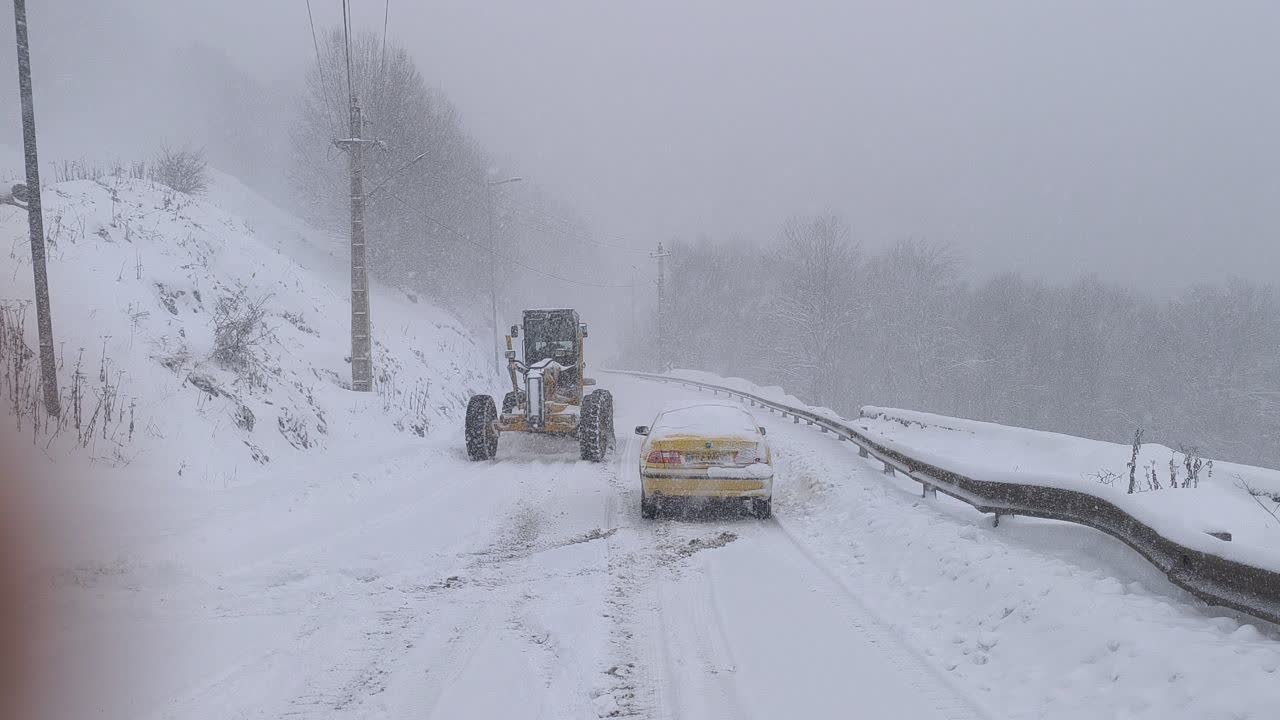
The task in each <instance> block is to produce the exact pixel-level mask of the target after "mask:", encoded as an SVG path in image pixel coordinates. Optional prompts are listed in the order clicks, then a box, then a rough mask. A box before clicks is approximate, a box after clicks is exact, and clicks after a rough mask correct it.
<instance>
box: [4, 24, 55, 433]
mask: <svg viewBox="0 0 1280 720" xmlns="http://www.w3.org/2000/svg"><path fill="white" fill-rule="evenodd" d="M13 20H14V25H15V29H16V31H17V35H18V94H19V95H20V96H21V97H22V144H23V149H24V151H25V154H26V160H27V186H26V188H25V189H24V190H22V191H18V188H16V187H15V188H14V190H15V192H14V194H13V195H14V198H15V199H17V200H21V201H25V202H26V205H25V207H26V209H27V225H28V228H29V229H30V231H31V269H32V271H33V272H34V274H35V290H36V325H37V328H38V331H39V334H40V385H41V387H43V388H44V407H45V410H46V411H47V412H48V413H49V414H50V415H53V416H54V417H57V416H58V415H59V414H60V412H61V407H60V403H59V401H58V365H57V362H56V360H55V359H54V355H53V319H52V317H51V316H50V312H49V275H48V273H47V271H46V269H45V257H44V213H43V210H42V209H41V203H40V163H39V160H38V158H37V156H36V110H35V103H34V101H33V100H32V97H31V50H30V47H29V45H28V43H27V3H26V0H13ZM19 194H21V195H22V197H20V198H19V197H18V195H19ZM19 207H23V206H22V205H19Z"/></svg>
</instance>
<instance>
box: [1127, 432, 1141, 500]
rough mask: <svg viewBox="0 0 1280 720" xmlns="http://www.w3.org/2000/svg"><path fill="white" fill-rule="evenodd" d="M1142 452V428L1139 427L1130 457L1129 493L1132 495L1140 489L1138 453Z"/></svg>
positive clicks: (1134, 434) (1135, 433) (1134, 437)
mask: <svg viewBox="0 0 1280 720" xmlns="http://www.w3.org/2000/svg"><path fill="white" fill-rule="evenodd" d="M1140 452H1142V428H1138V429H1137V431H1136V432H1134V433H1133V454H1132V455H1131V456H1130V457H1129V462H1128V468H1129V494H1130V495H1132V494H1133V493H1134V492H1136V491H1137V489H1138V479H1137V477H1136V475H1137V472H1138V453H1140Z"/></svg>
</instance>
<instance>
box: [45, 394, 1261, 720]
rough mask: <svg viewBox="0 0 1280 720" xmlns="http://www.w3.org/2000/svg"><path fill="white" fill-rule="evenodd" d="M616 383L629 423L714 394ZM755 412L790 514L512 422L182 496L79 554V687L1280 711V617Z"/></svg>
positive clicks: (758, 705)
mask: <svg viewBox="0 0 1280 720" xmlns="http://www.w3.org/2000/svg"><path fill="white" fill-rule="evenodd" d="M601 385H602V386H603V387H607V388H609V389H611V390H612V391H613V392H614V394H615V398H616V406H617V412H618V418H617V422H618V426H619V427H630V426H632V425H638V424H645V423H647V422H649V421H650V420H652V417H653V415H654V414H655V413H656V412H657V410H658V409H660V408H661V407H663V406H665V405H667V404H668V403H670V402H673V401H677V400H680V399H682V398H696V397H698V396H697V395H696V394H695V393H693V391H690V390H681V389H679V388H672V387H667V386H658V385H654V384H652V383H648V382H646V381H643V380H636V379H628V378H623V377H620V376H613V375H604V376H602V377H601ZM702 397H705V395H704V396H702ZM757 417H758V418H759V419H760V420H761V421H762V424H764V425H765V426H766V427H767V428H768V430H769V437H770V439H771V441H772V444H773V448H774V451H775V458H776V462H777V465H778V471H779V477H778V481H777V484H776V485H775V498H776V499H775V514H776V517H775V520H774V521H770V522H761V521H757V520H754V519H750V518H747V517H740V516H736V515H733V514H713V515H710V516H706V517H679V516H677V517H672V518H667V519H663V520H659V521H657V522H647V521H642V520H640V518H639V512H638V505H639V479H638V477H637V476H636V470H635V467H636V461H637V458H636V457H635V455H634V453H635V452H636V449H637V448H638V446H639V442H638V440H639V438H634V437H627V436H621V437H620V438H619V440H620V445H619V452H618V453H617V454H616V455H615V457H614V458H613V459H612V460H611V461H610V462H609V463H606V464H602V465H596V464H591V463H584V462H581V461H578V460H577V459H576V447H575V446H574V445H573V444H572V443H563V444H561V443H556V442H554V441H547V442H543V443H538V442H532V441H529V440H526V439H521V438H512V437H510V436H507V437H503V438H502V441H501V446H500V451H499V453H500V454H499V460H497V461H495V462H492V463H480V464H476V463H470V462H468V461H467V460H466V459H465V453H464V451H463V450H462V444H461V435H460V432H459V433H453V434H450V433H448V432H444V431H442V432H441V433H439V434H438V435H434V436H429V437H428V439H427V440H426V441H425V442H422V441H414V442H410V441H409V440H408V439H407V438H404V437H402V436H399V437H397V436H392V437H391V438H389V439H388V441H387V442H385V443H380V444H375V445H372V446H370V447H366V448H363V449H362V451H356V450H355V449H352V450H351V451H350V453H349V454H348V455H347V456H346V457H342V458H341V459H339V458H337V457H331V458H329V459H328V460H327V461H325V462H323V463H320V462H316V463H313V464H310V465H300V466H297V467H291V468H289V469H288V470H283V471H281V472H280V473H279V475H278V476H277V477H275V478H274V479H273V482H272V483H271V488H270V491H269V492H268V491H266V490H265V489H264V488H261V487H257V488H255V487H248V486H245V487H239V488H229V489H228V490H226V491H222V492H220V493H217V502H215V503H206V502H201V503H190V504H187V505H183V506H175V507H173V508H172V509H171V511H172V512H173V513H174V516H173V517H172V518H170V519H169V521H168V523H167V525H168V527H167V532H165V533H163V534H158V535H153V536H151V537H147V538H140V537H135V538H133V539H132V541H131V542H129V543H127V544H124V545H121V546H119V551H118V556H117V560H116V561H115V562H114V563H112V564H110V565H107V566H105V567H87V568H77V569H72V570H69V571H68V572H66V573H65V574H64V575H62V576H60V579H59V581H60V582H61V587H62V589H63V593H62V595H61V598H60V602H61V603H63V609H64V614H65V615H66V617H68V618H69V621H68V622H69V625H68V626H69V627H71V628H77V629H80V630H81V631H86V629H92V632H93V633H94V635H93V637H97V638H98V639H99V641H100V647H108V648H110V649H111V650H112V651H113V652H115V653H121V651H127V652H124V653H123V654H117V655H116V657H117V662H116V663H114V664H112V665H111V666H110V667H109V668H107V671H106V672H99V673H98V674H96V675H95V676H94V677H93V679H92V682H90V683H89V684H88V685H86V689H87V690H91V691H92V692H87V693H84V694H75V695H71V696H66V697H62V698H60V700H61V701H63V702H64V703H67V705H65V706H64V707H66V708H67V713H66V714H67V715H72V714H75V715H77V716H85V713H87V712H88V711H89V710H91V709H93V708H99V709H103V710H104V711H106V715H107V716H114V717H143V718H225V717H241V716H247V717H283V716H301V717H323V718H344V717H353V718H370V717H377V718H382V717H386V718H393V717H394V718H399V717H437V718H451V717H468V718H525V717H528V718H532V717H556V718H594V717H609V716H615V717H617V716H631V717H672V718H695V717H696V718H717V717H722V718H742V717H755V718H779V717H812V718H828V717H829V718H841V717H849V716H851V714H853V713H858V712H864V713H866V714H867V716H870V717H904V718H934V717H950V718H957V717H984V716H985V717H992V718H1079V717H1089V718H1153V719H1154V718H1241V717H1245V718H1249V717H1252V718H1266V717H1272V711H1273V709H1274V708H1275V707H1276V706H1277V703H1280V683H1277V682H1275V680H1276V677H1277V675H1276V671H1277V669H1280V638H1278V637H1277V634H1276V632H1275V630H1274V629H1273V628H1267V627H1259V626H1256V625H1253V624H1249V623H1246V622H1242V621H1241V620H1240V619H1239V618H1236V617H1232V616H1230V615H1226V614H1223V613H1221V612H1219V611H1217V610H1215V609H1213V608H1207V607H1205V606H1203V605H1202V604H1200V603H1198V602H1197V601H1195V600H1194V599H1193V598H1191V597H1189V596H1187V595H1186V594H1184V593H1182V592H1181V591H1179V590H1177V589H1176V588H1173V587H1172V586H1170V585H1169V584H1168V583H1167V582H1166V581H1165V580H1164V578H1163V577H1162V576H1160V574H1159V573H1158V572H1155V571H1154V570H1152V569H1151V568H1150V566H1149V565H1147V563H1146V562H1145V561H1144V560H1142V559H1141V558H1140V557H1139V556H1137V555H1136V554H1135V553H1133V552H1131V551H1129V550H1128V549H1127V548H1126V547H1124V546H1122V545H1120V544H1119V543H1116V542H1115V541H1114V540H1112V539H1111V538H1109V537H1106V536H1104V535H1102V534H1101V533H1097V532H1095V531H1092V530H1089V529H1087V528H1080V527H1075V526H1070V525H1064V524H1061V523H1053V522H1046V521H1036V520H1027V519H1010V520H1009V521H1007V522H1005V523H1002V524H1001V526H1000V527H999V528H998V529H992V528H991V527H990V524H989V521H988V520H987V519H986V518H984V517H982V516H980V515H978V514H976V513H973V512H972V511H971V510H970V509H969V508H967V506H963V505H959V504H958V503H954V502H951V501H949V500H947V499H945V498H940V499H936V500H935V499H929V500H922V499H920V498H919V497H918V488H917V487H916V486H915V484H914V483H908V482H906V481H904V480H902V479H900V478H888V477H886V476H884V475H882V474H881V472H880V468H879V467H878V465H875V464H872V463H869V462H868V461H866V460H863V459H860V458H858V457H857V453H856V451H855V450H853V449H852V448H851V446H850V445H849V444H848V443H839V442H838V441H836V440H835V439H834V438H832V437H831V436H830V435H823V434H820V433H817V432H814V431H813V430H811V429H806V428H805V427H804V426H796V425H792V424H791V423H790V422H789V421H780V420H778V419H776V418H774V417H773V416H769V415H762V416H757ZM206 500H207V499H206ZM65 651H66V652H68V653H70V652H71V651H72V648H71V646H69V645H68V646H67V648H66V649H65ZM120 659H123V660H124V662H120V661H119V660H120ZM140 669H141V670H143V671H144V672H141V673H140V672H138V671H139V670H140ZM85 698H92V699H93V704H92V705H90V706H87V707H86V706H85V705H84V704H82V703H83V702H84V700H85Z"/></svg>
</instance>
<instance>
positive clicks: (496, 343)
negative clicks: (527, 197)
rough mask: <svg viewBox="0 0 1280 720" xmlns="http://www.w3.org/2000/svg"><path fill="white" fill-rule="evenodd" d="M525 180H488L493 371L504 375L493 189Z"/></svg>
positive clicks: (487, 203) (486, 202) (517, 178)
mask: <svg viewBox="0 0 1280 720" xmlns="http://www.w3.org/2000/svg"><path fill="white" fill-rule="evenodd" d="M523 179H524V178H521V177H509V178H507V179H506V180H486V181H485V183H484V189H485V205H486V208H487V210H488V217H489V223H488V224H489V320H490V322H491V323H492V325H493V369H494V371H495V372H497V373H498V374H502V359H503V357H504V355H503V347H502V336H501V335H500V334H499V332H498V236H497V234H496V233H494V230H493V189H494V188H495V187H497V186H499V185H506V184H507V183H513V182H520V181H521V180H523Z"/></svg>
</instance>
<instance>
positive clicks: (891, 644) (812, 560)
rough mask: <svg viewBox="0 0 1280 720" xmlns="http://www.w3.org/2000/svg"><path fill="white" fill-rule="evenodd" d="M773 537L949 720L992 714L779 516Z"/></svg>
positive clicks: (772, 526) (773, 523) (969, 719)
mask: <svg viewBox="0 0 1280 720" xmlns="http://www.w3.org/2000/svg"><path fill="white" fill-rule="evenodd" d="M769 527H770V529H771V530H772V531H773V532H772V533H770V534H775V535H777V536H779V537H781V538H783V539H784V540H785V542H786V544H787V545H789V546H790V547H791V548H792V549H793V550H794V551H795V553H796V554H797V555H799V556H800V557H801V558H803V562H804V563H806V564H808V565H809V566H810V567H812V568H813V569H815V570H816V571H817V572H818V573H819V574H820V575H821V576H822V577H823V578H824V579H825V580H826V583H825V585H826V586H827V589H826V592H827V594H828V595H829V596H830V597H832V599H833V601H835V602H837V603H839V604H841V605H843V606H844V607H845V608H846V609H847V613H846V618H847V622H848V623H849V624H850V625H851V626H853V627H854V628H855V629H856V630H857V631H858V632H859V633H860V634H863V635H865V636H866V637H867V639H868V641H869V642H871V643H872V644H873V645H875V646H876V647H877V648H878V649H879V650H880V651H881V652H882V653H883V654H884V655H885V657H886V659H887V660H889V662H891V663H892V664H893V666H894V667H895V668H896V669H897V671H898V673H899V675H900V676H901V677H903V678H905V679H906V680H907V682H909V683H910V684H911V686H912V687H913V688H915V689H916V690H917V691H918V693H919V694H920V696H922V697H926V698H928V699H929V703H930V704H931V705H932V706H933V707H934V708H935V709H937V710H938V711H939V712H940V713H942V714H943V716H944V717H946V718H948V719H949V720H985V719H986V718H989V717H991V713H990V712H989V711H988V710H986V709H985V708H983V707H982V706H981V705H980V704H979V703H978V702H977V700H976V699H974V698H973V697H971V696H969V695H968V694H966V693H964V692H963V691H962V690H960V689H959V688H957V687H955V685H954V684H953V682H952V681H951V679H950V678H948V677H946V676H945V675H943V674H942V672H941V671H940V670H939V669H938V668H936V667H935V666H934V664H933V663H932V662H931V661H929V659H928V658H926V657H924V656H923V655H921V654H919V653H918V652H916V651H915V650H914V649H913V648H911V647H910V646H909V645H907V643H906V641H905V640H903V639H902V638H901V637H900V636H899V635H898V634H897V633H895V632H894V631H893V629H892V628H891V627H890V626H889V625H888V623H886V622H885V621H884V620H883V619H881V618H880V617H879V616H878V615H876V614H875V613H874V612H873V611H872V610H871V609H870V608H869V607H868V606H867V604H866V603H865V602H864V601H863V600H862V599H861V598H860V597H859V596H858V594H857V593H855V592H854V591H853V590H852V589H851V588H850V587H849V586H848V585H847V584H846V583H845V582H844V581H843V580H841V579H840V576H839V575H838V574H837V573H835V572H833V571H832V570H831V569H830V568H829V567H827V566H826V564H825V563H823V562H822V561H821V560H820V559H819V558H818V556H817V555H816V554H815V553H814V552H813V551H812V550H810V549H809V548H808V547H807V546H806V545H804V543H803V542H801V541H800V540H799V539H798V538H797V537H796V535H795V533H794V532H792V531H791V530H790V529H789V528H788V527H787V524H786V522H785V521H784V520H783V519H781V518H779V517H777V516H776V515H775V516H774V517H773V519H772V520H771V521H770V523H769Z"/></svg>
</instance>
